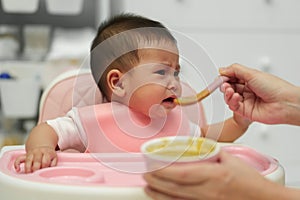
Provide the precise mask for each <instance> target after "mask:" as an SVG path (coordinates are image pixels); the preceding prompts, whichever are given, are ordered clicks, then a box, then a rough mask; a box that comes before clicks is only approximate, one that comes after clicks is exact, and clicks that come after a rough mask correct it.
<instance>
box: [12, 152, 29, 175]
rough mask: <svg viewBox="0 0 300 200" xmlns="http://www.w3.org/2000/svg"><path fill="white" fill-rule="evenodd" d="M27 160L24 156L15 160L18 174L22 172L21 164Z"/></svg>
mask: <svg viewBox="0 0 300 200" xmlns="http://www.w3.org/2000/svg"><path fill="white" fill-rule="evenodd" d="M25 160H26V155H22V156H19V157H17V159H16V160H15V162H14V167H15V170H16V171H17V172H20V171H21V167H20V166H21V164H22V163H24V162H25Z"/></svg>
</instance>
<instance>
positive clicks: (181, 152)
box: [146, 138, 215, 157]
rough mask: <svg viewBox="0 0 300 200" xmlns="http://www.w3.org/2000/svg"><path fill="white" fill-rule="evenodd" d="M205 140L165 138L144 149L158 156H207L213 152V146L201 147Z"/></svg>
mask: <svg viewBox="0 0 300 200" xmlns="http://www.w3.org/2000/svg"><path fill="white" fill-rule="evenodd" d="M204 141H205V139H200V138H197V139H194V138H190V139H188V140H187V141H174V140H173V141H172V140H167V139H165V138H163V139H161V141H160V142H159V143H156V144H152V145H150V146H148V147H147V148H146V150H147V152H148V153H151V154H155V155H158V156H166V157H174V156H182V157H193V156H201V155H207V154H209V153H211V152H213V151H214V150H215V146H214V145H202V144H203V143H204Z"/></svg>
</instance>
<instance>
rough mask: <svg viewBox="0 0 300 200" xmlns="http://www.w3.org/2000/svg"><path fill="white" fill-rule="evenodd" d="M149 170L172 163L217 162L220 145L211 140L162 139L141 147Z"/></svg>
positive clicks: (179, 137) (180, 137) (187, 137)
mask: <svg viewBox="0 0 300 200" xmlns="http://www.w3.org/2000/svg"><path fill="white" fill-rule="evenodd" d="M141 152H142V153H143V155H144V157H145V160H146V166H147V169H148V170H150V171H153V170H157V169H160V168H162V167H165V166H168V165H170V164H172V163H176V164H184V163H191V162H204V161H205V162H207V161H209V162H216V161H217V159H218V154H219V152H220V146H219V144H218V143H217V142H216V141H214V140H211V139H207V138H203V137H190V136H171V137H161V138H156V139H153V140H149V141H147V142H145V143H144V144H143V145H142V146H141Z"/></svg>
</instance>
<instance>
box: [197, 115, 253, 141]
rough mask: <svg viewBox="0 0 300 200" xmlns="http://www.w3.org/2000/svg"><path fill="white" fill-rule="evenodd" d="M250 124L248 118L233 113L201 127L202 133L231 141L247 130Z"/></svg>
mask: <svg viewBox="0 0 300 200" xmlns="http://www.w3.org/2000/svg"><path fill="white" fill-rule="evenodd" d="M250 124H251V121H250V120H248V119H246V118H243V117H242V116H240V115H237V114H234V115H233V117H231V118H228V119H226V120H225V121H223V122H219V123H216V124H211V125H208V126H206V127H204V128H202V134H203V135H204V136H205V137H209V138H212V139H216V140H218V141H219V142H233V141H235V140H236V139H238V138H239V137H240V136H242V135H243V134H244V133H245V132H246V131H247V129H248V127H249V125H250Z"/></svg>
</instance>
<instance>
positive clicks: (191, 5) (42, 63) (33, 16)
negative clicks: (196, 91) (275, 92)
mask: <svg viewBox="0 0 300 200" xmlns="http://www.w3.org/2000/svg"><path fill="white" fill-rule="evenodd" d="M0 2H1V3H0V103H1V104H0V146H4V145H18V144H23V143H24V139H25V138H26V136H27V134H28V132H29V131H30V129H31V128H32V127H33V126H34V125H35V124H36V122H37V117H38V107H39V102H40V97H41V93H42V92H43V90H44V89H45V88H46V87H47V85H49V83H50V82H51V81H52V80H53V79H54V78H55V77H57V76H58V75H59V74H61V73H63V72H65V71H68V70H70V69H74V68H75V69H76V68H79V67H80V64H81V63H82V61H83V60H84V59H85V58H86V57H87V56H88V53H89V48H90V44H91V41H92V39H93V37H94V36H95V33H96V30H97V27H98V25H99V24H100V23H101V22H102V21H103V20H105V19H106V18H108V17H110V16H113V15H116V14H118V13H122V12H133V13H136V14H141V15H143V16H145V17H149V18H152V19H155V20H159V21H160V22H162V23H163V24H164V25H165V26H167V27H168V28H170V29H172V30H176V31H179V32H181V33H183V34H185V35H186V36H188V37H190V38H192V39H193V40H194V41H195V42H196V43H198V44H199V45H201V46H202V47H203V48H204V49H205V50H206V51H207V53H208V55H209V56H210V58H211V59H212V60H213V62H214V63H215V65H216V67H221V66H227V65H230V64H232V63H241V64H243V65H247V66H249V67H253V68H256V69H259V70H263V71H266V72H269V73H272V74H275V75H278V76H280V77H282V78H283V79H286V80H288V81H290V82H291V83H293V84H296V85H299V86H300V79H299V73H300V68H299V63H300V56H299V52H300V14H299V10H300V1H298V0H226V1H224V0H163V1H162V0H151V1H149V0H21V1H20V0H0ZM216 95H220V94H216ZM203 103H204V104H205V103H206V102H205V101H204V102H203ZM274 112H276V111H274ZM207 114H208V116H210V115H211V113H210V111H209V110H208V111H207ZM227 114H228V115H231V112H230V111H227ZM299 141H300V128H299V127H296V126H289V125H273V126H269V125H263V124H259V123H253V125H252V126H251V128H250V129H249V130H248V132H247V133H246V134H245V135H244V136H242V137H241V138H240V139H239V140H238V141H236V142H237V143H243V144H246V145H249V146H251V147H253V148H255V149H257V150H258V151H260V152H263V153H265V154H268V155H270V156H272V157H274V158H276V159H278V160H279V162H280V163H281V164H282V165H283V167H284V168H285V170H286V182H287V185H290V186H300V173H299V172H298V170H299V169H300V158H299V156H298V154H297V152H300V146H299V144H297V143H298V142H299Z"/></svg>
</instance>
